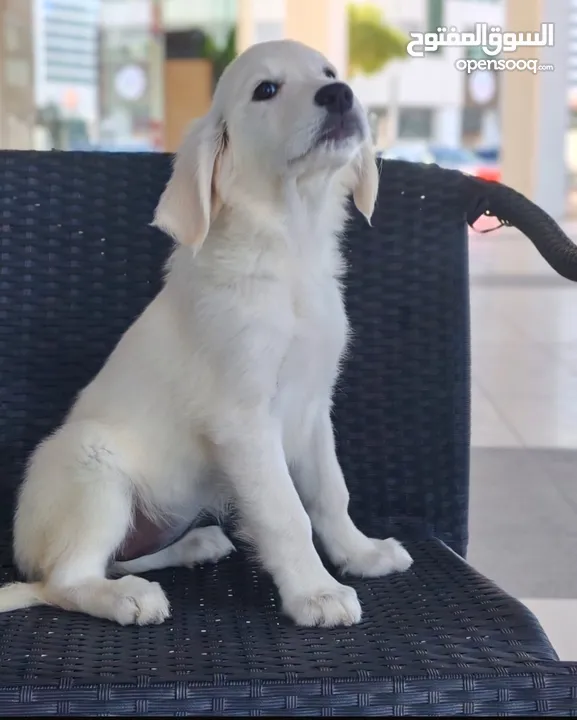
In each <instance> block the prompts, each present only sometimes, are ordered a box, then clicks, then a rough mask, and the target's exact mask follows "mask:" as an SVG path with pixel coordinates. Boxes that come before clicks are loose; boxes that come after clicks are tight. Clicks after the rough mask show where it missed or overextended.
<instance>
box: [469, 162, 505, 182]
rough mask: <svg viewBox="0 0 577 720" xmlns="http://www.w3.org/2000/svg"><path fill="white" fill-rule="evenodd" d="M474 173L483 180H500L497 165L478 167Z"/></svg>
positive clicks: (499, 170)
mask: <svg viewBox="0 0 577 720" xmlns="http://www.w3.org/2000/svg"><path fill="white" fill-rule="evenodd" d="M475 175H476V176H477V177H479V178H482V179H483V180H491V181H493V182H501V169H500V168H498V167H483V166H481V167H479V168H477V170H476V172H475Z"/></svg>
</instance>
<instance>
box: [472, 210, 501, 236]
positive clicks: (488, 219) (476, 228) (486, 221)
mask: <svg viewBox="0 0 577 720" xmlns="http://www.w3.org/2000/svg"><path fill="white" fill-rule="evenodd" d="M500 227H501V223H500V222H499V220H498V219H497V218H496V217H492V216H491V215H481V217H480V218H477V220H476V221H475V222H474V223H473V225H472V226H471V227H470V228H469V233H475V234H477V233H482V234H486V233H488V232H489V231H491V233H490V234H489V237H493V235H494V232H497V231H498V230H499V229H500Z"/></svg>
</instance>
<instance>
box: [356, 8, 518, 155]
mask: <svg viewBox="0 0 577 720" xmlns="http://www.w3.org/2000/svg"><path fill="white" fill-rule="evenodd" d="M373 2H374V4H378V5H380V6H381V7H382V9H383V17H384V18H385V19H386V21H387V22H388V23H390V24H391V25H393V26H395V27H397V28H399V29H400V30H403V31H404V32H406V33H407V34H408V33H410V32H428V31H431V32H434V31H435V30H436V28H437V27H440V26H445V27H449V26H454V27H456V28H457V29H458V30H459V31H460V32H466V31H470V30H473V28H474V24H475V23H477V22H479V23H482V22H485V23H488V24H489V25H497V26H501V27H502V26H503V25H504V13H505V3H504V2H502V0H373ZM466 50H467V49H466V48H451V47H445V48H439V50H437V52H435V53H427V55H426V56H425V57H424V58H410V57H408V58H407V59H405V60H402V61H396V62H393V63H390V64H389V65H387V66H386V67H385V69H384V70H383V72H381V73H378V74H376V75H374V76H371V77H361V78H357V79H355V80H353V83H352V85H353V87H354V90H355V92H356V93H357V95H358V96H359V98H360V99H361V101H362V102H363V103H364V104H365V105H366V106H367V107H368V108H369V109H370V110H371V111H372V112H373V113H374V115H375V116H376V119H377V124H378V133H377V135H378V137H377V144H378V145H380V146H383V145H388V144H391V143H395V142H397V141H419V140H420V141H423V142H427V143H429V142H430V143H434V144H439V145H445V146H449V147H458V146H461V145H491V146H494V145H498V144H499V118H498V112H499V109H498V101H499V77H498V74H497V73H493V72H491V71H485V72H483V73H477V74H475V77H473V76H472V75H467V74H466V73H464V72H459V71H457V70H456V69H455V62H456V61H457V60H459V59H461V58H463V57H467V56H466V54H465V51H466ZM471 50H475V48H472V49H471Z"/></svg>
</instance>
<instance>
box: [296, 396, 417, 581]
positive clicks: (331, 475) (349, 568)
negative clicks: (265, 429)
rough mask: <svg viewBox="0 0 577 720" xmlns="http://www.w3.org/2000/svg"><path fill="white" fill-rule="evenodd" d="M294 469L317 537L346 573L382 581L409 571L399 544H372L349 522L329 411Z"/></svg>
mask: <svg viewBox="0 0 577 720" xmlns="http://www.w3.org/2000/svg"><path fill="white" fill-rule="evenodd" d="M291 469H292V470H293V472H292V475H293V478H294V481H295V484H296V486H297V489H298V491H299V494H300V496H301V499H302V501H303V503H304V506H305V508H306V509H307V511H308V514H309V516H310V518H311V522H312V526H313V528H314V530H315V532H316V533H317V535H318V536H319V538H320V540H321V542H322V543H323V546H324V548H325V550H326V552H327V554H328V556H329V558H330V559H331V561H332V562H333V563H334V564H335V565H337V566H339V567H340V568H341V569H342V570H343V572H345V573H349V574H351V575H360V576H364V577H378V576H381V575H387V574H388V573H391V572H395V571H401V570H406V569H407V568H408V567H409V566H410V565H411V563H412V559H411V557H410V555H409V553H408V552H407V551H406V550H405V549H404V548H403V546H402V545H401V544H400V543H399V542H397V541H396V540H394V539H393V538H389V539H387V540H374V539H372V538H368V537H367V536H366V535H364V534H363V533H362V532H361V531H360V530H359V529H358V528H357V527H356V525H355V524H354V523H353V521H352V520H351V518H350V516H349V511H348V505H349V493H348V490H347V486H346V484H345V479H344V477H343V473H342V470H341V467H340V464H339V461H338V458H337V454H336V449H335V441H334V434H333V428H332V423H331V418H330V411H329V409H328V408H327V409H323V410H321V411H320V412H319V413H318V415H317V417H316V418H315V419H314V424H313V427H312V431H311V433H310V435H309V436H308V438H307V440H306V443H305V447H304V448H303V450H302V454H301V456H300V457H299V459H298V460H297V461H296V462H295V464H294V468H291Z"/></svg>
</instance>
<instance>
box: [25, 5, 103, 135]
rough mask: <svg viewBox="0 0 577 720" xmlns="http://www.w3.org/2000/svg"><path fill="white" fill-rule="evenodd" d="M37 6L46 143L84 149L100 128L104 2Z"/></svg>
mask: <svg viewBox="0 0 577 720" xmlns="http://www.w3.org/2000/svg"><path fill="white" fill-rule="evenodd" d="M33 10H34V24H33V27H34V45H35V53H34V56H35V57H34V62H35V95H36V105H37V108H38V124H39V127H40V128H41V129H44V131H45V133H44V137H45V140H44V142H45V143H47V144H48V145H49V146H50V147H57V148H66V149H72V148H75V147H83V146H85V145H86V144H87V143H89V142H90V141H91V140H93V139H94V138H95V136H96V134H97V132H98V129H97V121H98V111H97V108H98V76H99V52H98V27H99V14H100V0H34V6H33ZM38 142H42V141H41V140H39V141H38Z"/></svg>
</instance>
